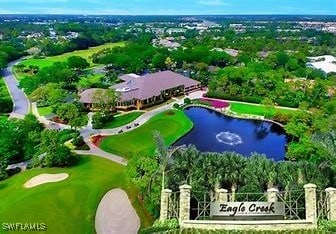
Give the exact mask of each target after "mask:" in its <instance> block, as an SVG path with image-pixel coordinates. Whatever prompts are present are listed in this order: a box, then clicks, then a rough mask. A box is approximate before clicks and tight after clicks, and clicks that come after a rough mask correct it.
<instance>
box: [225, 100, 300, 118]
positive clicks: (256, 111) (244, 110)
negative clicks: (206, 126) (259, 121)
mask: <svg viewBox="0 0 336 234" xmlns="http://www.w3.org/2000/svg"><path fill="white" fill-rule="evenodd" d="M230 106H231V107H230V110H231V111H233V112H236V113H239V114H250V115H260V116H265V114H266V115H267V116H269V113H270V114H271V115H270V116H273V115H274V114H275V113H276V112H280V113H283V114H293V113H295V110H289V109H283V108H276V109H275V111H274V110H273V111H271V112H270V111H269V110H268V109H267V108H266V107H265V106H255V105H250V104H241V103H230Z"/></svg>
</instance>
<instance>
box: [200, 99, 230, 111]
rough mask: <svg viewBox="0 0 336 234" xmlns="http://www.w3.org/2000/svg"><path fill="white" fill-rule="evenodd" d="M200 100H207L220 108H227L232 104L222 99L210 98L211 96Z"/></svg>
mask: <svg viewBox="0 0 336 234" xmlns="http://www.w3.org/2000/svg"><path fill="white" fill-rule="evenodd" d="M199 100H200V101H202V102H207V103H209V104H210V105H211V106H212V107H214V108H218V109H222V108H227V107H229V106H230V103H228V102H225V101H220V100H214V99H209V98H200V99H199Z"/></svg>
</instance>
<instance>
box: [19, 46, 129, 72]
mask: <svg viewBox="0 0 336 234" xmlns="http://www.w3.org/2000/svg"><path fill="white" fill-rule="evenodd" d="M124 45H125V43H124V42H118V43H107V44H105V45H101V46H96V47H91V48H89V49H87V50H77V51H74V52H70V53H65V54H61V55H58V56H53V57H46V58H43V59H35V58H31V59H27V60H25V61H22V62H21V64H24V65H26V66H27V67H28V66H29V65H34V66H39V67H40V68H41V67H48V66H51V65H52V64H53V63H55V62H65V61H66V60H67V59H68V58H69V57H71V56H80V57H83V58H85V59H87V60H88V62H89V63H90V64H91V65H93V63H92V60H91V55H93V54H94V53H97V52H98V51H100V50H103V49H107V48H113V47H116V46H124Z"/></svg>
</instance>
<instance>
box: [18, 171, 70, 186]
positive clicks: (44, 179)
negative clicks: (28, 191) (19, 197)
mask: <svg viewBox="0 0 336 234" xmlns="http://www.w3.org/2000/svg"><path fill="white" fill-rule="evenodd" d="M68 177H69V175H68V174H67V173H60V174H41V175H38V176H35V177H33V178H31V179H30V180H28V181H27V182H26V183H25V184H24V186H25V187H26V188H33V187H35V186H39V185H41V184H45V183H51V182H59V181H62V180H65V179H66V178H68Z"/></svg>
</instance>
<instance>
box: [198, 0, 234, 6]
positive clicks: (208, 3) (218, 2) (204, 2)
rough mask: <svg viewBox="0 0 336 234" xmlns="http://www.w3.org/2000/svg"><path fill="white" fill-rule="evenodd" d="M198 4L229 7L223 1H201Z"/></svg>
mask: <svg viewBox="0 0 336 234" xmlns="http://www.w3.org/2000/svg"><path fill="white" fill-rule="evenodd" d="M198 4H201V5H207V6H224V5H227V4H226V3H225V2H223V0H200V1H198Z"/></svg>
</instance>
